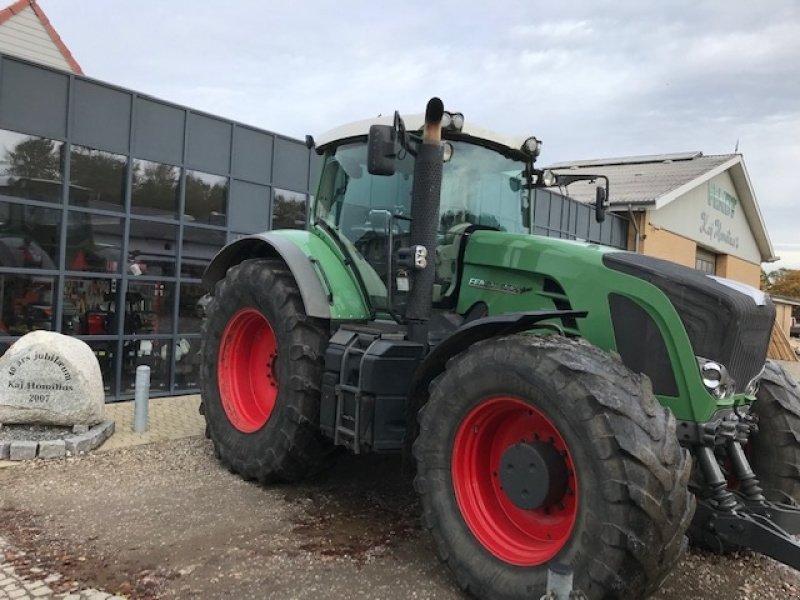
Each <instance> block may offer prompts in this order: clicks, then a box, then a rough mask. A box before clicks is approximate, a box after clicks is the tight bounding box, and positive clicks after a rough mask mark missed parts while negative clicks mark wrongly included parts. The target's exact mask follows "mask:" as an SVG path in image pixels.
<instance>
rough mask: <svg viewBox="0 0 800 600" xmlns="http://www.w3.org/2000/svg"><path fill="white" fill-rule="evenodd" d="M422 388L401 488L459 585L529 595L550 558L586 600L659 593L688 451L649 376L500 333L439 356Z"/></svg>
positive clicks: (587, 348) (569, 343) (676, 529)
mask: <svg viewBox="0 0 800 600" xmlns="http://www.w3.org/2000/svg"><path fill="white" fill-rule="evenodd" d="M430 392H431V393H430V399H429V401H428V403H427V404H426V405H425V406H424V407H423V409H422V410H421V411H420V416H419V421H420V432H419V436H418V438H417V440H416V442H415V444H414V455H415V457H416V459H417V477H416V480H415V487H416V489H417V491H418V492H419V493H420V495H421V500H422V507H423V522H424V525H425V527H426V528H428V529H429V530H430V531H431V533H432V534H433V538H434V540H435V543H436V547H437V550H438V553H439V556H440V557H441V559H442V560H443V561H444V562H446V563H447V564H448V566H449V567H450V569H451V570H452V571H453V572H454V574H455V577H456V579H457V581H458V583H459V585H460V586H461V587H462V588H463V589H464V590H465V591H467V592H469V593H471V594H473V595H474V596H476V597H479V598H508V599H516V598H538V597H539V596H540V595H542V594H543V593H544V592H545V588H546V579H547V569H548V563H550V562H551V561H552V562H555V563H560V564H563V565H568V566H569V567H571V568H572V569H573V571H574V587H575V589H577V590H580V591H582V592H583V593H584V594H586V596H587V597H588V598H590V599H594V598H642V597H645V596H646V595H648V594H649V593H651V592H653V591H654V590H655V589H656V588H657V587H658V586H659V585H660V583H661V582H662V580H663V579H664V577H665V576H666V575H667V573H669V571H670V570H671V569H672V567H673V566H674V565H675V563H676V561H677V560H678V558H679V557H680V556H681V553H682V552H683V550H684V548H685V546H686V542H685V536H684V532H685V531H686V528H687V526H688V525H689V522H690V520H691V518H692V515H693V512H694V497H693V496H692V495H691V494H690V493H689V491H688V488H687V483H688V480H689V475H690V468H691V463H690V459H689V455H688V453H687V452H685V451H684V450H683V449H681V447H680V446H679V444H678V440H677V436H676V434H675V419H674V417H673V416H672V414H671V413H670V412H669V410H667V409H665V408H663V407H661V406H660V405H659V404H658V402H657V401H656V399H655V397H654V396H653V393H652V390H651V388H650V384H649V380H647V379H645V378H642V377H640V376H639V375H637V374H634V373H633V372H631V371H630V370H629V369H627V368H626V367H625V366H624V365H623V364H622V363H621V362H620V361H619V360H617V359H616V358H614V357H612V356H611V355H609V354H606V353H604V352H602V351H600V350H599V349H597V348H595V347H593V346H591V345H589V344H587V343H586V342H582V341H575V340H569V339H565V338H561V337H557V336H546V337H537V336H532V335H514V336H508V337H503V338H497V339H493V340H488V341H484V342H481V343H478V344H475V345H473V346H472V347H471V348H469V349H468V350H467V351H465V352H464V353H462V354H460V355H458V356H456V357H455V358H453V359H452V360H451V361H450V362H449V363H448V365H447V369H446V371H445V372H444V373H442V374H441V375H440V376H439V377H438V378H437V379H435V380H434V382H433V383H432V385H431V390H430Z"/></svg>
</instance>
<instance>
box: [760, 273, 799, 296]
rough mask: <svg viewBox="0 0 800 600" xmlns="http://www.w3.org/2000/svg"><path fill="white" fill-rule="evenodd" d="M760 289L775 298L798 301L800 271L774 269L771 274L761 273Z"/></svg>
mask: <svg viewBox="0 0 800 600" xmlns="http://www.w3.org/2000/svg"><path fill="white" fill-rule="evenodd" d="M761 288H762V289H763V290H764V291H765V292H768V293H770V294H775V295H776V296H786V297H787V298H796V299H798V300H800V271H797V270H794V269H776V270H775V271H772V272H771V273H764V272H762V278H761Z"/></svg>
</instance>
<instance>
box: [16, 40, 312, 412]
mask: <svg viewBox="0 0 800 600" xmlns="http://www.w3.org/2000/svg"><path fill="white" fill-rule="evenodd" d="M32 87H33V88H36V90H37V94H36V102H32V101H31V98H26V97H23V96H21V95H20V94H19V93H17V91H18V90H20V89H28V90H30V89H32ZM98 114H102V115H104V119H103V120H98V119H97V118H96V115H98ZM316 160H317V158H316V156H315V155H314V154H313V153H311V152H310V151H309V150H308V149H307V148H306V147H305V145H304V144H303V142H301V141H299V140H292V139H289V138H285V137H283V136H280V135H276V134H274V133H270V132H267V131H261V130H257V129H254V128H252V127H245V126H243V125H239V124H237V123H234V122H231V121H226V120H224V119H220V118H217V117H212V116H210V115H205V114H202V113H197V112H194V111H192V110H190V109H187V108H184V107H180V106H176V105H172V104H169V103H166V102H160V101H157V100H153V99H152V98H149V97H142V96H139V95H138V94H136V93H135V92H131V91H126V90H120V89H119V88H116V87H114V86H110V85H105V84H102V83H99V82H96V81H91V82H90V81H88V80H85V79H84V78H82V77H80V76H76V75H72V74H68V73H63V72H61V71H56V70H52V69H48V68H46V67H42V66H41V65H34V64H32V63H27V62H25V61H22V60H19V59H15V58H11V57H7V56H4V55H0V353H2V352H4V351H5V350H6V349H7V348H8V347H9V346H10V345H11V344H12V343H13V342H14V341H15V340H16V339H18V338H19V336H22V335H24V334H26V333H28V332H30V331H34V330H37V329H46V330H51V331H58V332H61V333H64V334H67V335H72V336H76V337H78V338H80V339H82V340H84V341H85V342H86V343H87V344H88V345H89V346H90V347H91V348H92V350H93V351H94V353H95V355H96V356H97V359H98V361H99V363H100V369H101V372H102V374H103V384H104V387H105V392H106V398H107V400H110V401H111V400H118V399H128V398H131V397H132V396H133V392H134V382H135V373H136V367H137V366H139V365H148V366H149V367H150V369H151V394H152V395H154V396H157V395H174V394H180V393H192V392H196V391H197V388H198V384H199V377H200V357H199V351H200V328H201V323H202V319H203V315H204V314H205V307H206V305H207V303H208V299H209V296H208V294H207V293H206V290H205V288H204V287H203V285H202V283H201V277H202V274H203V271H204V270H205V267H206V266H207V265H208V263H209V261H210V260H211V259H212V258H213V257H214V255H215V254H216V253H217V252H218V251H219V250H220V249H221V248H222V247H223V246H224V245H225V244H226V243H227V242H228V241H229V240H233V239H236V238H238V237H241V236H242V235H248V234H252V233H258V232H259V231H263V230H265V229H267V228H268V227H270V223H271V222H272V224H273V226H275V227H278V226H280V227H303V226H304V224H305V219H306V214H307V205H308V199H309V197H310V196H309V193H310V184H311V183H312V180H313V179H314V178H315V176H314V174H313V173H314V169H315V166H316Z"/></svg>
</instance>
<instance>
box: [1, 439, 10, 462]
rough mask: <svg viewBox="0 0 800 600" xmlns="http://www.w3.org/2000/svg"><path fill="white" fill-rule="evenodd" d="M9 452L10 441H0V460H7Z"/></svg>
mask: <svg viewBox="0 0 800 600" xmlns="http://www.w3.org/2000/svg"><path fill="white" fill-rule="evenodd" d="M10 453H11V442H0V460H8V457H9V456H10Z"/></svg>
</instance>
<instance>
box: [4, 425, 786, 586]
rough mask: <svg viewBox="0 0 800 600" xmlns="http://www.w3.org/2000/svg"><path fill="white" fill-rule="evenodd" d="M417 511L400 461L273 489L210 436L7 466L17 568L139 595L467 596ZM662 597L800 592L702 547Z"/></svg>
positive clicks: (764, 562) (753, 563)
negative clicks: (246, 472) (236, 469)
mask: <svg viewBox="0 0 800 600" xmlns="http://www.w3.org/2000/svg"><path fill="white" fill-rule="evenodd" d="M418 511H419V508H418V505H417V501H416V498H415V496H414V494H413V493H412V492H411V490H410V487H409V485H408V483H407V482H406V481H405V480H404V479H403V477H402V476H401V465H400V460H399V458H397V457H380V456H368V457H353V456H346V455H345V456H342V458H341V459H340V461H339V462H338V464H337V465H336V466H335V467H334V468H333V469H332V470H331V471H330V472H329V473H327V474H326V475H325V476H323V477H322V478H320V479H318V480H316V481H314V482H309V483H304V484H302V485H295V486H270V487H260V486H258V485H255V484H251V483H247V482H244V481H242V480H241V479H239V478H238V477H236V476H234V475H231V474H230V473H228V472H227V471H225V470H224V469H223V468H222V467H221V466H220V465H219V463H218V462H217V461H216V460H215V459H214V457H213V455H212V452H211V448H210V445H209V444H208V442H206V441H204V440H199V439H191V440H182V441H178V442H169V443H159V444H154V445H150V446H143V447H139V448H133V449H127V450H121V451H116V452H111V453H103V454H94V455H88V456H84V457H77V458H70V459H67V460H65V461H58V462H45V461H41V462H39V461H34V462H31V463H28V464H25V465H22V466H19V467H15V468H11V469H3V470H0V537H3V538H5V539H6V540H7V541H8V542H9V543H10V544H12V545H13V546H14V547H15V548H16V554H14V553H12V555H11V557H10V562H11V563H12V564H18V565H20V568H22V566H23V565H22V563H23V562H24V563H25V565H24V568H27V569H30V568H31V567H35V568H37V569H42V570H43V571H46V572H48V573H54V572H55V573H60V574H61V575H62V579H61V580H60V585H63V586H64V589H67V588H70V589H79V588H97V589H100V590H105V591H106V592H108V593H114V594H120V595H123V596H126V597H128V598H132V599H147V600H150V599H155V598H164V599H171V598H204V599H205V598H209V599H213V598H231V597H235V598H242V599H245V598H259V599H260V598H297V599H312V598H313V599H314V600H318V599H319V598H320V597H323V598H381V599H388V600H392V599H406V598H420V599H425V598H437V599H439V598H441V599H456V598H461V597H462V596H461V595H460V593H459V592H458V590H457V589H456V588H455V586H454V585H453V583H452V580H451V578H450V575H449V573H448V572H447V571H446V569H445V568H444V567H443V566H442V565H441V564H440V563H439V562H438V561H437V560H435V558H434V557H435V553H434V551H433V548H432V544H431V542H430V540H429V539H428V536H427V534H425V533H424V532H423V531H421V530H420V527H419V524H418ZM21 553H24V554H21ZM7 558H9V557H8V556H7ZM15 561H16V563H15ZM654 597H655V598H658V599H660V600H693V599H701V598H702V599H707V600H715V599H723V598H724V599H725V600H732V599H747V598H752V599H756V598H758V599H768V598H774V599H781V600H784V599H787V598H800V576H799V575H798V573H797V572H796V571H794V570H791V569H787V568H785V567H783V566H781V565H778V564H777V563H775V562H774V561H771V560H769V559H766V558H764V557H760V556H756V555H753V554H749V553H744V554H741V555H738V556H733V557H719V556H713V555H708V554H703V553H698V552H690V553H689V554H688V555H687V556H686V557H685V558H684V560H683V561H682V563H681V564H680V565H679V566H678V567H677V569H676V570H675V571H674V572H673V573H672V574H671V575H670V576H669V577H668V578H667V580H666V581H665V583H664V586H663V587H662V589H661V590H660V591H659V592H658V593H657V594H656V595H655V596H654Z"/></svg>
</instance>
